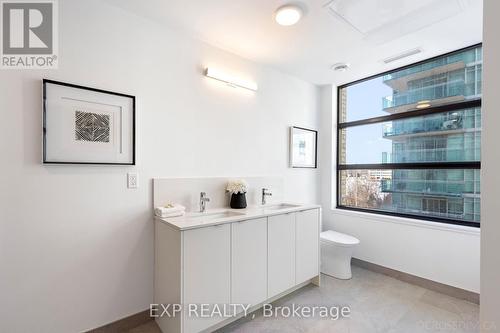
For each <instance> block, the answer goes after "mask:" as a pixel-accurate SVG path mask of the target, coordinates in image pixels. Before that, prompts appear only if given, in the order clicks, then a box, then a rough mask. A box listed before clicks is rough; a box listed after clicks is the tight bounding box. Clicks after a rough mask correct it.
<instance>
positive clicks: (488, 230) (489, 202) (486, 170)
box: [481, 0, 500, 332]
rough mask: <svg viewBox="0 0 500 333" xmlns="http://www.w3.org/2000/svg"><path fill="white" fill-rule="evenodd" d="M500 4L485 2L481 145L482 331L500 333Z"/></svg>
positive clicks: (486, 0)
mask: <svg viewBox="0 0 500 333" xmlns="http://www.w3.org/2000/svg"><path fill="white" fill-rule="evenodd" d="M498 13H500V2H499V1H497V0H485V1H484V44H483V50H484V51H483V57H484V60H483V61H484V67H483V68H484V74H483V86H484V89H483V110H485V111H486V112H484V116H483V117H484V121H483V142H482V146H481V155H482V166H483V168H482V173H481V192H482V193H481V195H482V199H481V214H482V216H481V221H482V222H481V224H482V233H481V324H482V330H481V332H483V331H484V332H500V319H499V318H500V316H499V313H500V310H499V309H500V285H499V281H500V265H499V259H498V256H499V253H500V241H499V240H500V220H499V218H498V216H499V214H498V206H499V198H500V178H499V177H498V170H500V150H499V149H498V141H499V135H498V126H499V124H500V113H499V112H498V111H499V110H500V95H499V94H498V78H499V77H500V40H499V39H498V32H499V31H500V21H499V20H498Z"/></svg>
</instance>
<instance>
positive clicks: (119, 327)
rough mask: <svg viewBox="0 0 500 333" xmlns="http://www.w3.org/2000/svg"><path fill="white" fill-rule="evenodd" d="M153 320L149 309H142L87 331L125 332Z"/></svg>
mask: <svg viewBox="0 0 500 333" xmlns="http://www.w3.org/2000/svg"><path fill="white" fill-rule="evenodd" d="M150 320H153V318H151V317H150V316H149V309H148V310H144V311H141V312H139V313H136V314H133V315H131V316H128V317H125V318H122V319H119V320H117V321H114V322H112V323H110V324H106V325H104V326H101V327H98V328H94V329H92V330H90V331H87V332H85V333H123V332H125V331H128V330H130V329H132V328H135V327H137V326H140V325H142V324H145V323H147V322H148V321H150Z"/></svg>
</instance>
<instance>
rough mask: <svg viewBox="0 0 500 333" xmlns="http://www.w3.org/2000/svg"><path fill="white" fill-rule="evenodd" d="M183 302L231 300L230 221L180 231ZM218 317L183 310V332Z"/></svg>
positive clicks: (204, 324)
mask: <svg viewBox="0 0 500 333" xmlns="http://www.w3.org/2000/svg"><path fill="white" fill-rule="evenodd" d="M182 262H183V268H184V269H183V288H182V289H183V303H184V304H217V305H219V306H222V305H224V304H230V302H231V299H230V287H231V281H230V277H231V225H230V224H221V225H217V226H212V227H206V228H198V229H192V230H186V231H184V232H183V251H182ZM220 321H221V318H217V317H213V318H200V317H196V316H188V312H187V311H185V312H184V327H185V330H184V331H185V332H199V331H201V330H203V329H205V328H207V327H210V326H213V325H215V324H217V323H218V322H220Z"/></svg>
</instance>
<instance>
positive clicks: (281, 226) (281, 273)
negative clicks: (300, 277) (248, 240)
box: [267, 213, 296, 297]
mask: <svg viewBox="0 0 500 333" xmlns="http://www.w3.org/2000/svg"><path fill="white" fill-rule="evenodd" d="M295 214H296V213H288V214H283V215H275V216H269V218H268V222H267V232H268V234H267V235H268V240H267V251H268V252H267V253H268V254H267V255H268V265H267V267H268V272H269V273H268V277H267V281H268V289H267V290H268V297H274V296H276V295H278V294H280V293H282V292H284V291H286V290H287V289H290V288H292V287H293V286H294V285H295Z"/></svg>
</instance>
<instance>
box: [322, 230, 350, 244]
mask: <svg viewBox="0 0 500 333" xmlns="http://www.w3.org/2000/svg"><path fill="white" fill-rule="evenodd" d="M320 239H321V241H322V242H325V243H332V244H335V245H337V246H353V245H357V244H359V239H357V238H356V237H353V236H350V235H346V234H343V233H341V232H337V231H333V230H327V231H323V232H322V233H321V234H320Z"/></svg>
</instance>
